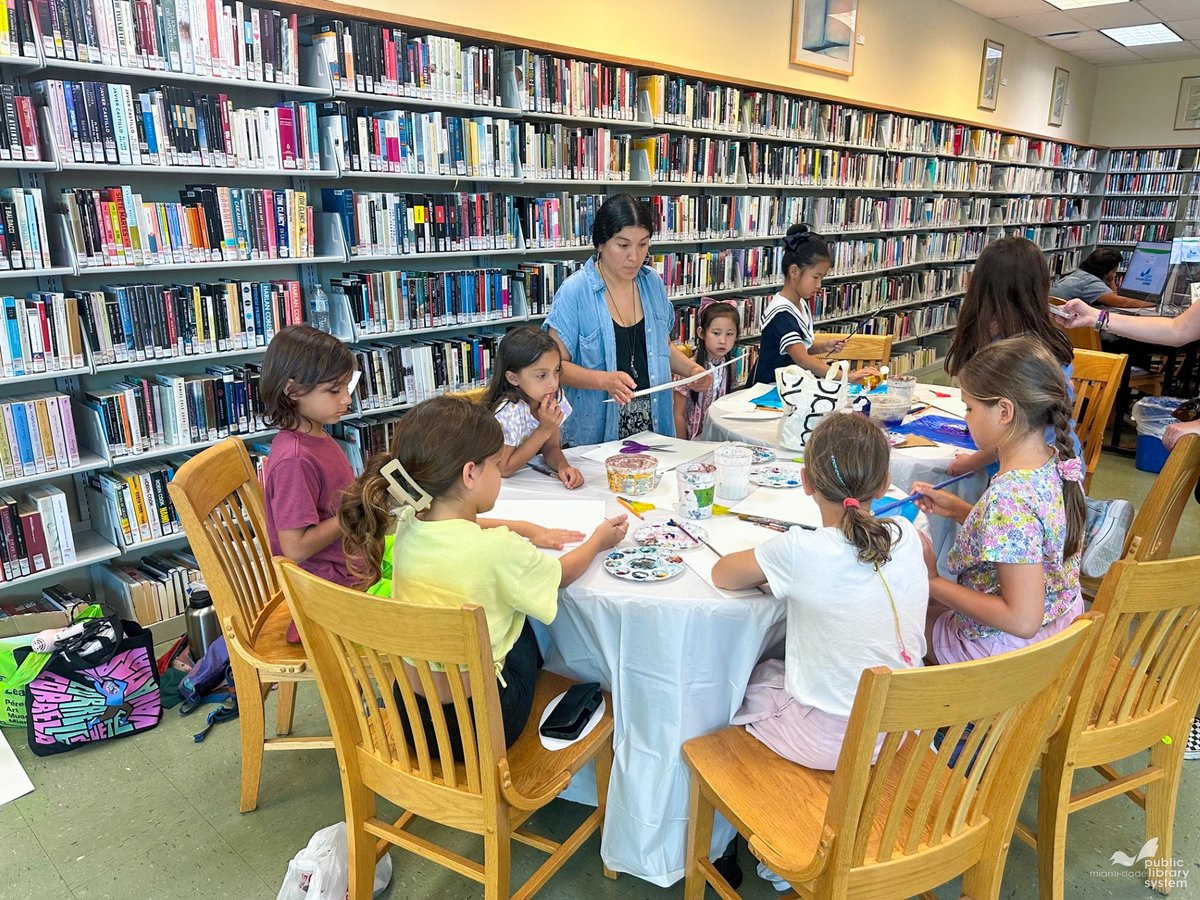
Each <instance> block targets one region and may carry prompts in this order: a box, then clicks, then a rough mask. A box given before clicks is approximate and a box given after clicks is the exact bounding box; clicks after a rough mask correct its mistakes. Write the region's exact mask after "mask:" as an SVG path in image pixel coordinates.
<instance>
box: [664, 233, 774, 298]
mask: <svg viewBox="0 0 1200 900" xmlns="http://www.w3.org/2000/svg"><path fill="white" fill-rule="evenodd" d="M782 262H783V247H782V246H779V247H739V248H735V249H726V250H713V251H708V252H696V253H662V254H653V255H652V256H651V257H650V260H649V263H650V265H651V266H653V267H654V268H655V270H656V271H657V272H658V274H659V275H660V276H661V277H662V280H663V283H664V284H665V285H666V288H667V296H668V297H681V296H688V295H694V294H703V293H707V292H709V291H726V290H736V289H738V288H750V287H766V286H771V285H776V284H781V283H782V282H783V275H782V268H781V266H782Z"/></svg>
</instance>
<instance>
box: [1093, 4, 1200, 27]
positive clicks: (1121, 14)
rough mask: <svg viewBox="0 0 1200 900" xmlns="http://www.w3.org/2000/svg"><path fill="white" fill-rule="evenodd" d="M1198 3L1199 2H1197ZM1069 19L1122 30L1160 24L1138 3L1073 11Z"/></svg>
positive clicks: (1158, 19)
mask: <svg viewBox="0 0 1200 900" xmlns="http://www.w3.org/2000/svg"><path fill="white" fill-rule="evenodd" d="M1197 2H1198V3H1200V0H1197ZM1070 15H1071V18H1073V19H1076V20H1078V21H1080V22H1082V23H1083V24H1084V25H1087V26H1088V27H1089V28H1124V27H1125V26H1127V25H1149V24H1150V23H1151V22H1161V21H1162V19H1160V18H1159V17H1158V16H1157V15H1155V14H1154V13H1152V12H1149V11H1148V10H1145V9H1143V8H1142V6H1141V4H1138V3H1114V4H1112V5H1111V6H1090V7H1087V8H1085V9H1073V10H1071V12H1070Z"/></svg>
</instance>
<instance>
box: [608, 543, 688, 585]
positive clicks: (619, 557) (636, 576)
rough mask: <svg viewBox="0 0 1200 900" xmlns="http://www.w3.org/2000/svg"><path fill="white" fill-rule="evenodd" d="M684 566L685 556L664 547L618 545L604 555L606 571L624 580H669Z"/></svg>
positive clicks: (681, 570) (680, 571)
mask: <svg viewBox="0 0 1200 900" xmlns="http://www.w3.org/2000/svg"><path fill="white" fill-rule="evenodd" d="M684 568H685V566H684V564H683V557H681V556H680V555H679V554H678V553H676V552H675V551H674V550H667V549H665V548H663V547H616V548H614V549H612V550H610V551H608V555H606V556H605V557H604V571H605V572H607V573H608V574H609V575H612V576H613V577H614V578H620V579H621V580H622V581H639V582H649V581H667V580H669V579H671V578H674V577H675V576H677V575H679V574H680V573H682V572H683V570H684Z"/></svg>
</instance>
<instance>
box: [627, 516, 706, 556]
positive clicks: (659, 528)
mask: <svg viewBox="0 0 1200 900" xmlns="http://www.w3.org/2000/svg"><path fill="white" fill-rule="evenodd" d="M687 530H688V531H689V532H690V533H691V534H693V535H695V539H693V538H690V537H688V536H687V535H686V534H684V533H683V532H682V531H680V530H679V528H678V526H675V525H668V524H667V523H666V522H653V523H648V524H646V525H642V526H641V527H640V528H638V529H637V530H636V531H635V532H634V533H633V539H634V541H636V542H637V543H638V544H639V545H641V546H643V547H661V548H662V549H663V550H676V551H678V550H695V549H696V548H697V547H699V546H700V541H703V540H707V539H708V532H706V531H705V530H704V529H703V528H701V527H700V526H699V525H693V524H692V523H690V522H689V523H688V526H687Z"/></svg>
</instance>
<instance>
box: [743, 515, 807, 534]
mask: <svg viewBox="0 0 1200 900" xmlns="http://www.w3.org/2000/svg"><path fill="white" fill-rule="evenodd" d="M738 518H739V519H741V520H742V521H743V522H750V523H751V524H753V525H763V526H765V527H767V528H782V529H783V530H784V531H787V530H788V529H789V528H793V527H797V526H798V527H800V528H803V529H804V530H805V531H816V530H817V526H816V525H805V524H804V523H803V522H789V521H787V520H786V519H772V518H771V517H770V516H752V515H750V514H749V513H738Z"/></svg>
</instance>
